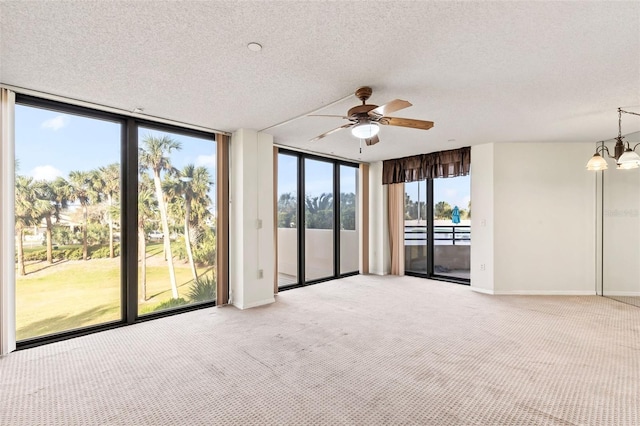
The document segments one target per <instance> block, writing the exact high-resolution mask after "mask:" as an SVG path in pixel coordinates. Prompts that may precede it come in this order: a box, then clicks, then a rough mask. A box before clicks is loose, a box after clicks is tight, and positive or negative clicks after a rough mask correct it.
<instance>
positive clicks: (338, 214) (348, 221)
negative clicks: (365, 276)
mask: <svg viewBox="0 0 640 426" xmlns="http://www.w3.org/2000/svg"><path fill="white" fill-rule="evenodd" d="M358 173H359V170H358V166H357V164H351V163H346V162H341V161H336V160H332V159H327V158H322V157H317V156H310V155H306V154H301V153H298V152H293V151H286V150H280V152H279V154H278V189H277V223H278V286H279V287H280V288H287V287H293V286H299V285H304V284H307V283H312V282H317V281H322V280H326V279H331V278H336V277H339V276H342V275H348V274H354V273H357V272H358V267H359V265H358V262H359V255H358V247H359V246H358V241H359V240H358V238H359V224H358V192H357V187H358ZM299 218H301V219H302V222H300V219H299Z"/></svg>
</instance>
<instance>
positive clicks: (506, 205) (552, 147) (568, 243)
mask: <svg viewBox="0 0 640 426" xmlns="http://www.w3.org/2000/svg"><path fill="white" fill-rule="evenodd" d="M492 145H493V146H492V147H491V146H487V147H484V148H483V147H474V151H473V152H472V156H471V161H472V168H471V170H472V180H471V185H472V199H473V226H474V228H473V240H472V247H473V248H472V262H473V263H474V264H473V265H472V272H471V274H472V275H471V282H472V286H474V287H476V286H477V287H478V289H480V290H483V289H484V290H488V291H489V292H491V291H493V292H494V293H497V294H595V254H596V253H595V235H596V234H595V232H596V224H595V220H596V215H595V183H596V178H595V176H594V174H593V173H590V172H587V171H586V169H585V165H586V162H587V161H588V159H589V158H590V157H591V155H592V154H593V144H580V143H554V144H544V143H505V144H492ZM491 150H493V218H492V221H491V217H490V216H491V211H490V210H491V207H490V206H487V203H484V201H485V200H483V198H482V197H483V194H484V193H485V192H486V193H487V194H489V198H490V195H491V194H490V192H489V190H488V188H485V187H484V185H489V186H490V178H489V175H490V172H489V171H488V170H487V169H488V167H489V166H488V165H487V164H483V163H482V162H483V161H487V157H490V155H491V152H490V151H491ZM478 169H479V170H480V171H479V172H478ZM489 204H490V203H489ZM478 208H480V209H481V210H480V211H478ZM485 217H486V218H487V228H488V229H487V231H485V232H483V231H482V229H483V228H482V227H478V224H477V221H478V220H482V219H483V218H485ZM491 222H492V223H491ZM491 229H493V253H492V257H493V265H492V266H490V265H489V264H487V266H486V271H484V275H487V276H490V273H491V272H492V273H493V289H491V286H490V283H489V282H488V281H489V278H488V277H485V276H484V275H483V271H480V270H479V266H478V264H476V263H477V262H479V261H480V260H481V259H487V262H490V261H491V255H490V247H491V238H492V237H491V235H490V234H491V233H490V232H489V231H490V230H491ZM486 250H489V253H483V252H484V251H486ZM483 256H484V257H483Z"/></svg>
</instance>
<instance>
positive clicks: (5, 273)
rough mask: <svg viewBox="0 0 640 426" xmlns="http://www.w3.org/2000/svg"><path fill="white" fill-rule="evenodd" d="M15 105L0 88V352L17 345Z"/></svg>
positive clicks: (9, 93)
mask: <svg viewBox="0 0 640 426" xmlns="http://www.w3.org/2000/svg"><path fill="white" fill-rule="evenodd" d="M14 105H15V93H13V92H11V91H9V90H7V89H0V355H6V354H8V353H9V352H11V351H14V350H15V349H16V303H15V301H16V292H15V282H16V281H15V267H16V266H15V263H14V257H15V245H14V244H15V238H14V236H15V227H14V216H13V215H14V200H13V194H14V173H15V170H14V167H15V154H14Z"/></svg>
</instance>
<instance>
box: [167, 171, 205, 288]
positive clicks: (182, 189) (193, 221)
mask: <svg viewBox="0 0 640 426" xmlns="http://www.w3.org/2000/svg"><path fill="white" fill-rule="evenodd" d="M211 185H212V182H211V177H210V175H209V171H208V170H207V168H206V167H195V166H194V165H193V164H188V165H186V166H185V167H184V168H183V169H182V171H181V172H180V177H179V179H178V180H177V181H175V184H173V185H170V186H169V188H170V192H171V194H170V195H175V196H181V197H182V198H183V199H184V244H185V249H186V252H187V257H188V259H189V266H190V267H191V274H192V275H193V280H194V281H196V280H197V279H198V272H197V270H196V264H195V261H194V259H193V249H192V242H191V237H192V230H193V229H196V228H195V226H197V225H198V222H199V221H200V220H201V219H202V218H204V216H206V215H207V214H208V213H209V210H208V207H209V206H210V205H211V199H210V198H209V189H210V188H211ZM191 225H194V228H193V229H192V228H191Z"/></svg>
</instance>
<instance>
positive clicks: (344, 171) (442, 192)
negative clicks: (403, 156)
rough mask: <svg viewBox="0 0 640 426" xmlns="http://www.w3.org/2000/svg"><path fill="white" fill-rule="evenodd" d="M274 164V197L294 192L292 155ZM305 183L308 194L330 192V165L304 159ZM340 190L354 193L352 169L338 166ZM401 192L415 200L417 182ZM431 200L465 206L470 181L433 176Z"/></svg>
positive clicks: (469, 195) (421, 187) (294, 181)
mask: <svg viewBox="0 0 640 426" xmlns="http://www.w3.org/2000/svg"><path fill="white" fill-rule="evenodd" d="M278 161H279V164H278V196H279V195H280V194H283V193H287V192H292V193H295V192H296V190H297V188H296V173H297V169H296V161H297V160H296V157H293V156H291V155H280V156H279V160H278ZM305 174H306V175H307V177H306V182H305V187H306V188H305V189H306V190H307V193H308V194H309V195H312V196H318V195H319V194H321V193H323V192H331V188H332V185H333V183H332V182H333V177H332V174H331V164H330V163H324V162H321V161H314V160H307V161H306V163H305ZM340 184H341V186H342V188H341V190H340V191H341V192H355V179H354V169H353V168H350V167H341V168H340ZM405 191H406V192H407V193H408V194H409V196H410V197H411V199H412V200H413V201H417V200H418V183H417V182H412V183H409V184H406V185H405ZM433 192H434V202H435V203H437V202H438V201H446V202H448V203H449V204H451V205H452V206H455V205H457V206H458V207H459V208H461V209H467V205H468V204H469V200H471V183H470V180H469V176H461V177H456V178H446V179H436V180H435V181H434V185H433ZM420 193H421V195H420V200H421V201H424V199H425V195H424V194H426V192H425V183H424V182H421V183H420Z"/></svg>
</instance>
